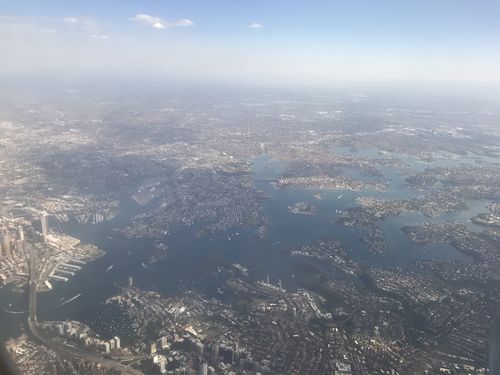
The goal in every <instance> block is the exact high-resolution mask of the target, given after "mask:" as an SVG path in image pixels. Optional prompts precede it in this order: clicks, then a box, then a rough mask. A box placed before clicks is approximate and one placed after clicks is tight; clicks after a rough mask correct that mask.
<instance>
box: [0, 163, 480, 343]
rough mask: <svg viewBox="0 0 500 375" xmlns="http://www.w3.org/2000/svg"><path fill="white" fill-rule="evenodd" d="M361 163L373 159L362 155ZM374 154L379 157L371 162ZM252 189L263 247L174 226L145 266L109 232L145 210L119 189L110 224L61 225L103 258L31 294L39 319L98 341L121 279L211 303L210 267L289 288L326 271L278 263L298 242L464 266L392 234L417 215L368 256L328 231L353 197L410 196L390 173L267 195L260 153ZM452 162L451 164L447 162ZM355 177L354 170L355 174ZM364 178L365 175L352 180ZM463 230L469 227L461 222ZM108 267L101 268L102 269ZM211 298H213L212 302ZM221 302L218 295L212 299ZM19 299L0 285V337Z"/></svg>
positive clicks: (245, 234) (138, 245)
mask: <svg viewBox="0 0 500 375" xmlns="http://www.w3.org/2000/svg"><path fill="white" fill-rule="evenodd" d="M367 156H370V157H373V155H371V154H369V155H367ZM378 157H380V155H378ZM253 162H254V173H255V187H256V189H258V190H262V191H263V192H264V194H265V195H266V197H267V198H266V200H265V201H264V203H263V214H264V215H265V216H266V217H267V218H268V219H269V221H270V227H269V231H268V236H267V238H266V239H265V240H257V239H256V236H255V233H254V231H255V228H252V227H248V228H236V229H231V230H229V231H226V232H218V233H215V234H210V235H206V236H203V237H200V238H197V237H196V236H195V235H194V233H195V232H196V230H197V226H196V225H193V226H180V227H178V228H176V230H175V231H174V232H173V233H172V234H170V235H169V236H168V237H166V238H164V239H162V242H164V243H165V244H167V245H168V248H169V250H168V255H167V256H166V257H165V258H163V259H161V260H159V261H158V262H156V263H154V264H148V263H147V254H148V251H149V250H150V249H151V248H152V247H153V246H154V244H155V243H154V241H152V240H145V239H127V238H124V237H122V236H120V235H117V234H115V232H114V231H113V228H116V227H122V226H126V225H127V224H128V223H129V222H130V219H131V218H132V217H133V216H134V215H136V214H138V213H140V212H142V211H144V210H146V209H147V208H148V207H149V206H153V205H154V204H155V203H156V202H151V203H150V204H149V205H148V206H140V205H138V204H137V203H136V202H135V201H134V200H132V199H131V194H132V192H133V191H135V189H136V188H137V187H130V188H127V189H123V191H122V192H121V193H120V214H119V215H117V216H116V217H115V218H114V219H113V220H111V221H110V222H106V223H101V224H97V225H95V224H94V225H93V224H78V223H76V222H70V223H68V224H67V225H64V226H63V230H64V231H65V232H67V233H68V234H70V235H72V236H75V237H77V238H79V239H80V240H81V241H82V242H84V243H85V242H88V243H93V244H95V245H97V246H98V247H100V248H102V249H104V250H105V251H106V254H105V255H104V256H103V257H101V258H99V259H97V260H95V261H93V262H91V263H88V264H87V265H86V266H84V267H83V269H82V270H81V271H80V272H78V273H77V274H76V276H75V277H73V278H71V279H70V280H69V281H68V282H59V283H55V288H54V289H53V290H52V291H50V292H46V293H41V294H40V296H39V299H38V301H39V308H38V312H39V319H40V320H65V319H75V320H80V321H83V322H85V323H87V324H89V325H90V326H91V327H92V328H94V329H95V330H96V331H98V332H100V333H102V334H103V335H104V336H110V335H115V334H116V335H119V336H122V337H123V336H124V335H126V334H127V328H128V327H129V326H128V324H127V321H126V319H125V318H124V317H122V316H120V315H119V314H118V312H116V311H110V310H109V306H106V305H105V304H104V301H105V300H106V299H107V298H109V297H111V296H113V295H116V294H117V293H118V292H119V290H120V289H119V285H124V284H125V283H126V282H127V279H128V277H130V276H131V277H132V278H133V281H134V284H135V285H137V286H139V287H141V288H144V289H149V290H156V291H160V292H162V293H164V294H166V295H175V294H178V293H182V292H183V291H185V290H189V289H194V290H198V291H201V292H203V293H205V294H207V295H209V296H218V295H217V293H216V289H217V285H218V283H220V282H222V281H223V278H224V274H223V273H222V274H221V275H220V279H217V278H215V279H214V280H212V282H208V283H207V282H206V280H204V281H203V282H200V281H201V280H200V275H203V274H204V273H205V272H208V271H210V267H211V266H213V265H214V264H215V265H218V264H231V263H233V262H237V263H240V264H242V265H244V266H245V267H247V268H248V269H249V270H251V272H250V274H251V276H252V277H254V278H255V279H260V280H263V279H265V278H266V275H269V276H270V280H271V282H274V283H277V280H278V279H281V280H282V283H283V287H284V288H286V289H288V290H294V289H296V288H300V287H302V286H303V285H306V284H307V283H308V282H309V281H310V280H309V278H310V277H311V274H310V273H309V272H307V271H305V270H304V267H300V265H301V264H304V263H305V264H310V263H314V266H315V267H319V269H321V271H322V272H333V271H332V270H331V269H330V267H329V266H328V264H323V263H321V262H318V261H315V260H311V259H306V258H296V257H288V256H287V255H286V254H285V251H286V250H288V249H290V248H292V247H297V246H300V245H303V244H306V243H307V242H309V241H312V240H315V239H322V238H330V237H336V238H338V239H340V240H342V241H343V242H344V244H345V245H346V247H347V249H348V251H349V252H350V254H351V255H352V256H353V257H355V258H356V259H358V260H359V261H361V262H366V263H369V264H374V265H378V266H383V267H385V266H396V265H401V264H407V263H409V262H411V261H413V260H415V259H418V258H431V259H453V260H457V261H463V262H467V261H469V259H468V258H467V257H465V256H464V255H462V254H460V253H459V252H457V251H456V250H455V249H453V248H452V247H451V246H449V245H445V244H442V245H432V246H420V245H416V244H414V243H413V242H411V241H409V240H408V238H407V237H406V236H405V235H404V234H403V233H402V232H401V230H400V228H401V227H402V226H403V225H408V224H410V225H416V224H421V223H423V222H425V221H429V220H430V219H428V218H426V217H423V216H422V215H419V214H407V215H403V216H401V217H398V218H391V219H388V220H385V221H383V222H381V228H382V231H383V234H384V236H385V238H386V240H387V243H388V244H389V251H388V252H387V254H385V255H373V254H371V253H370V252H369V251H368V250H367V248H366V245H365V244H364V243H363V242H362V241H361V240H360V239H359V237H360V235H362V232H361V231H360V230H358V229H355V228H350V227H344V226H341V225H339V224H336V220H337V218H338V216H339V215H341V212H342V211H344V210H346V209H348V208H350V207H353V206H355V205H356V203H355V202H354V199H355V198H356V197H359V196H373V197H378V198H385V199H401V198H407V197H409V196H414V195H416V193H415V192H414V191H412V190H411V189H410V188H409V187H408V186H407V185H406V183H405V176H404V175H403V174H402V173H401V171H399V170H398V169H396V168H392V167H387V168H384V170H383V172H384V174H385V176H386V177H388V178H390V181H391V184H390V185H389V189H388V191H387V192H383V193H381V192H376V191H371V190H366V191H362V192H352V191H347V190H346V191H321V192H320V193H321V200H318V199H316V198H314V194H316V193H318V191H314V190H302V189H292V188H286V189H275V188H273V186H272V185H271V183H270V181H269V179H273V178H276V177H277V176H278V175H279V174H280V172H281V171H282V170H283V167H284V166H283V164H282V163H280V162H278V161H275V160H271V159H270V157H269V156H267V155H262V156H260V157H258V158H256V159H255V160H254V161H253ZM457 162H458V161H457ZM356 173H358V172H356ZM361 177H362V178H370V176H361ZM301 201H308V202H311V203H313V204H314V205H316V206H317V212H316V215H313V216H307V215H291V214H289V213H288V206H290V205H293V204H295V203H297V202H301ZM487 203H488V202H468V206H469V209H468V210H465V211H460V212H455V213H450V214H445V215H441V216H439V217H437V218H434V219H432V221H435V222H439V221H454V220H457V221H462V222H467V220H468V219H469V218H471V217H473V216H475V215H476V214H477V213H480V212H485V211H486V205H487ZM468 225H470V226H471V229H480V228H475V227H474V225H473V224H472V223H468ZM111 265H113V267H112V268H111V269H109V270H108V268H109V267H110V266H111ZM79 294H80V296H79V298H77V299H75V300H73V301H72V302H71V303H67V304H62V301H66V300H68V299H70V298H72V297H74V296H76V295H79ZM218 297H220V296H218ZM221 298H222V297H221ZM26 305H27V295H24V294H19V293H13V292H11V291H9V290H8V288H6V287H3V288H1V289H0V322H1V323H0V339H2V338H3V339H5V338H8V337H11V336H14V335H17V334H19V333H20V332H21V329H22V326H23V324H24V322H25V320H26V316H25V315H24V314H9V313H7V312H6V311H5V309H7V310H10V311H24V310H26Z"/></svg>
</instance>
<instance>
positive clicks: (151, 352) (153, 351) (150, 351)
mask: <svg viewBox="0 0 500 375" xmlns="http://www.w3.org/2000/svg"><path fill="white" fill-rule="evenodd" d="M155 353H156V342H152V343H151V346H150V347H149V354H151V355H153V354H155Z"/></svg>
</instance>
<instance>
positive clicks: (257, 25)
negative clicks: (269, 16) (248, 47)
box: [248, 22, 264, 29]
mask: <svg viewBox="0 0 500 375" xmlns="http://www.w3.org/2000/svg"><path fill="white" fill-rule="evenodd" d="M263 27H264V25H262V24H261V23H259V22H252V23H251V24H250V25H248V28H249V29H262V28H263Z"/></svg>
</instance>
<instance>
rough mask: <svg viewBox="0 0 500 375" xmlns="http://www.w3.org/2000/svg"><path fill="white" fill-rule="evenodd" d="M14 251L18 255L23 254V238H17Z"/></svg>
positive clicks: (21, 255)
mask: <svg viewBox="0 0 500 375" xmlns="http://www.w3.org/2000/svg"><path fill="white" fill-rule="evenodd" d="M16 252H17V255H18V256H19V257H23V256H24V240H23V239H19V240H17V241H16Z"/></svg>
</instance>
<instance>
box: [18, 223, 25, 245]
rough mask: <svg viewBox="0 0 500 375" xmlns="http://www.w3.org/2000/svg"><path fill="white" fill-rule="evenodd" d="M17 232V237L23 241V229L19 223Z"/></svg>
mask: <svg viewBox="0 0 500 375" xmlns="http://www.w3.org/2000/svg"><path fill="white" fill-rule="evenodd" d="M17 232H18V233H19V239H20V240H23V241H24V229H23V227H22V226H21V225H19V226H18V227H17Z"/></svg>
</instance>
